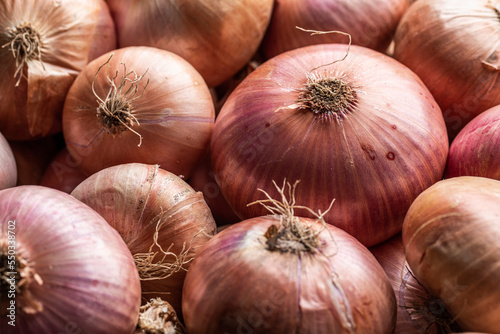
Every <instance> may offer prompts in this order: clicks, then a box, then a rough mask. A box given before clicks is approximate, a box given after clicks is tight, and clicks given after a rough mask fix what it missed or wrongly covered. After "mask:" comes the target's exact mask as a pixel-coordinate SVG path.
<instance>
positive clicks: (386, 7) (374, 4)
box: [262, 0, 408, 59]
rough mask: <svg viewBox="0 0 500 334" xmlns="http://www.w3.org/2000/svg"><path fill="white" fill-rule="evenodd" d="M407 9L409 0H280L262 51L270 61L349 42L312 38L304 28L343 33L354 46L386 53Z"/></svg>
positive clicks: (332, 36) (330, 37)
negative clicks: (290, 53)
mask: <svg viewBox="0 0 500 334" xmlns="http://www.w3.org/2000/svg"><path fill="white" fill-rule="evenodd" d="M407 7H408V0H276V1H275V5H274V10H273V15H272V17H271V22H270V24H269V28H268V29H267V32H266V35H265V37H264V41H263V45H262V51H263V53H264V55H265V56H266V57H267V58H268V59H269V58H271V57H274V56H276V55H278V54H280V53H283V52H285V51H289V50H293V49H296V48H299V47H303V46H307V45H313V44H323V43H347V42H348V39H347V38H345V37H344V36H340V35H338V34H321V35H317V36H310V35H309V34H306V33H304V32H302V31H299V30H298V29H297V27H301V28H304V29H312V30H316V31H332V30H337V31H342V32H345V33H348V34H350V35H351V37H352V43H353V44H355V45H361V46H364V47H368V48H371V49H375V50H377V51H381V52H383V51H385V50H386V49H387V47H388V46H389V44H390V42H391V40H392V38H393V35H394V32H395V31H396V27H397V25H398V23H399V21H400V19H401V17H402V16H403V13H404V12H405V10H406V8H407Z"/></svg>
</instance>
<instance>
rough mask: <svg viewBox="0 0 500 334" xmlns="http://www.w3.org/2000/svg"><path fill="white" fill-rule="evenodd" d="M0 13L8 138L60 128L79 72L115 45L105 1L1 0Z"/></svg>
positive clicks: (3, 123)
mask: <svg viewBox="0 0 500 334" xmlns="http://www.w3.org/2000/svg"><path fill="white" fill-rule="evenodd" d="M0 13H2V14H1V15H0V31H1V33H0V63H1V64H2V66H0V77H1V78H2V81H1V83H0V100H1V101H2V103H1V104H0V131H1V132H2V133H3V134H4V136H5V137H6V138H7V139H9V140H27V139H33V138H40V137H46V136H48V135H52V134H55V133H57V132H60V131H61V114H62V108H63V104H64V98H65V97H66V94H67V92H68V89H69V87H70V86H71V84H72V82H73V80H74V79H75V77H76V76H77V74H78V72H80V71H81V70H82V69H83V67H84V66H85V65H86V64H87V63H88V62H89V61H91V60H92V59H94V58H96V57H97V56H99V55H101V54H103V53H105V52H108V51H110V50H113V49H115V48H116V33H115V25H114V22H113V19H112V17H111V14H110V12H109V9H108V6H107V4H106V2H105V1H103V0H86V1H80V0H65V1H61V0H58V1H55V0H2V1H1V2H0Z"/></svg>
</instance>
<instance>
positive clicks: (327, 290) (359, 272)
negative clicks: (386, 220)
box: [182, 184, 396, 334]
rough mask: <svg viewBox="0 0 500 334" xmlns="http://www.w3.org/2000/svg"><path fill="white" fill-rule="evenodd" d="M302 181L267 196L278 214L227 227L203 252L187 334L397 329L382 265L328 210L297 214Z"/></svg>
mask: <svg viewBox="0 0 500 334" xmlns="http://www.w3.org/2000/svg"><path fill="white" fill-rule="evenodd" d="M295 186H296V184H295V185H294V186H290V185H288V188H286V187H285V184H284V185H283V187H282V188H281V189H280V188H278V187H276V188H277V191H278V192H279V193H280V194H281V198H279V199H272V198H270V197H268V199H267V200H261V201H260V203H261V204H263V205H264V206H265V207H266V208H267V209H269V210H270V211H271V212H272V213H273V214H272V215H267V216H261V217H255V218H251V219H248V220H245V221H242V222H239V223H237V224H234V225H232V226H230V227H228V228H226V229H224V230H223V231H222V232H219V233H218V234H217V235H216V236H215V237H214V238H212V239H211V240H210V241H209V242H207V243H206V244H205V246H204V247H203V248H202V250H201V252H200V253H198V255H197V256H196V258H195V259H194V261H193V263H192V264H191V267H190V269H189V271H188V273H187V275H186V280H185V284H184V289H183V301H182V310H183V314H184V319H185V324H186V329H187V332H188V333H190V334H198V333H203V334H210V333H214V334H215V333H217V334H219V333H276V334H280V333H283V334H285V333H374V334H375V333H392V331H393V330H394V324H395V320H396V303H395V297H394V292H393V291H392V288H391V285H390V283H389V281H388V278H387V276H386V274H385V273H384V271H383V269H382V267H381V266H380V265H379V263H378V262H377V260H376V259H375V258H374V256H373V255H372V254H371V253H370V252H369V251H368V249H367V248H366V247H364V246H363V245H362V244H361V243H359V241H357V240H356V239H355V238H353V237H352V236H350V235H349V234H347V233H346V232H344V231H342V230H340V229H338V228H336V227H334V226H332V225H328V224H326V223H325V221H324V219H323V214H320V213H318V214H316V218H314V219H312V218H301V217H297V216H294V211H295V209H297V208H298V207H299V206H296V205H295V200H294V198H295V197H294V192H295Z"/></svg>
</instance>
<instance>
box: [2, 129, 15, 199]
mask: <svg viewBox="0 0 500 334" xmlns="http://www.w3.org/2000/svg"><path fill="white" fill-rule="evenodd" d="M16 182H17V167H16V159H15V157H14V153H13V152H12V148H11V147H10V145H9V142H8V141H7V140H6V139H5V137H4V136H3V135H2V134H1V133H0V190H2V189H5V188H10V187H14V186H15V185H16Z"/></svg>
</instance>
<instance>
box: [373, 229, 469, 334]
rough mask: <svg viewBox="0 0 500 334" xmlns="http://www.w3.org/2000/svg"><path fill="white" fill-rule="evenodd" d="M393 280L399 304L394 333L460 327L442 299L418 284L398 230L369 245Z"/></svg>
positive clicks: (426, 333) (431, 333)
mask: <svg viewBox="0 0 500 334" xmlns="http://www.w3.org/2000/svg"><path fill="white" fill-rule="evenodd" d="M370 251H371V252H372V254H373V255H374V256H375V258H376V259H377V261H378V262H379V263H380V265H381V266H382V268H384V271H385V273H386V274H387V277H389V281H390V282H391V284H392V288H393V289H394V293H395V295H396V300H397V305H398V317H397V321H396V329H395V330H394V333H396V334H413V333H415V334H419V333H421V334H441V333H443V334H444V333H450V331H453V330H454V331H459V330H460V328H459V327H458V325H457V324H456V323H455V322H454V321H453V319H452V317H451V316H450V314H449V312H448V311H447V310H446V307H445V306H444V305H443V302H442V301H441V300H439V299H437V298H435V297H433V296H431V295H430V294H429V293H428V292H427V291H426V290H425V288H424V287H423V286H422V285H420V283H419V282H418V280H417V279H416V278H415V276H414V275H413V273H412V272H411V270H410V269H409V267H408V264H407V262H406V259H405V253H404V248H403V240H402V238H401V234H398V235H396V236H394V237H392V238H391V239H389V240H387V241H385V242H383V243H382V244H379V245H377V246H375V247H372V248H371V249H370Z"/></svg>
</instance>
